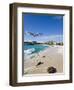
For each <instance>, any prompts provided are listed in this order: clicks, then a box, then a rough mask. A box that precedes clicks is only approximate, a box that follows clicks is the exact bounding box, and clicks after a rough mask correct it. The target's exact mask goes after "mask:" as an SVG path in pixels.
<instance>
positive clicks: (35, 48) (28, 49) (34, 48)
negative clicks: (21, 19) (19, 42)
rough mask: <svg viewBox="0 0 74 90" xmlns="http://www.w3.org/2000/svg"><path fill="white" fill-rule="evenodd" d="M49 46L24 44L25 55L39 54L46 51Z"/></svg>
mask: <svg viewBox="0 0 74 90" xmlns="http://www.w3.org/2000/svg"><path fill="white" fill-rule="evenodd" d="M46 48H48V46H44V45H40V44H35V45H28V44H24V53H25V54H32V53H39V52H40V51H42V50H45V49H46Z"/></svg>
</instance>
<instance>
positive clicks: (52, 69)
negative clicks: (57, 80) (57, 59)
mask: <svg viewBox="0 0 74 90" xmlns="http://www.w3.org/2000/svg"><path fill="white" fill-rule="evenodd" d="M47 72H48V73H56V72H57V70H56V68H54V67H53V66H51V67H48V69H47Z"/></svg>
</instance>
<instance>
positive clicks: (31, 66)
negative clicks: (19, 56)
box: [24, 45, 63, 75]
mask: <svg viewBox="0 0 74 90" xmlns="http://www.w3.org/2000/svg"><path fill="white" fill-rule="evenodd" d="M38 62H43V64H41V65H39V66H36V65H37V63H38ZM51 66H53V67H55V68H56V69H57V73H62V72H63V46H56V45H55V46H51V47H50V46H49V47H48V48H47V49H45V50H43V51H40V52H39V55H38V54H37V55H35V57H33V58H30V59H29V60H24V73H25V74H26V75H27V74H43V73H44V74H47V73H48V72H47V68H48V67H51Z"/></svg>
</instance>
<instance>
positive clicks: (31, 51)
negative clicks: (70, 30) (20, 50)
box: [24, 48, 35, 55]
mask: <svg viewBox="0 0 74 90" xmlns="http://www.w3.org/2000/svg"><path fill="white" fill-rule="evenodd" d="M33 52H35V48H31V49H27V50H24V54H26V55H29V54H32V53H33Z"/></svg>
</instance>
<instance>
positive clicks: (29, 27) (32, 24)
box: [23, 13, 63, 42]
mask: <svg viewBox="0 0 74 90" xmlns="http://www.w3.org/2000/svg"><path fill="white" fill-rule="evenodd" d="M23 19H24V20H23V21H24V32H25V33H26V32H32V33H35V34H37V33H43V35H41V36H38V37H33V36H32V35H30V34H24V41H38V42H47V41H51V40H53V41H56V42H61V41H63V16H61V15H42V14H32V13H29V14H23Z"/></svg>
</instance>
